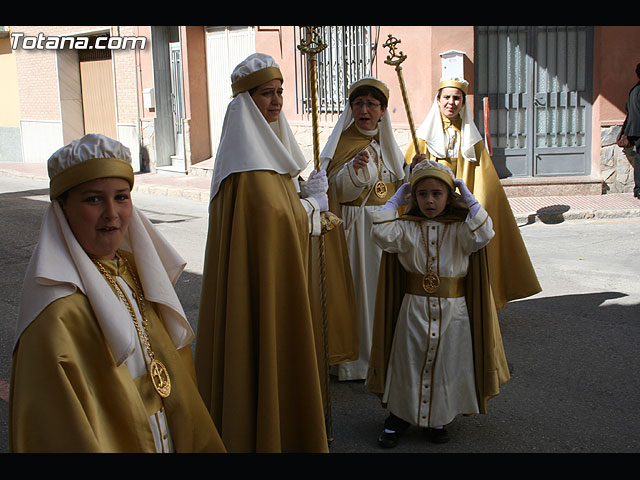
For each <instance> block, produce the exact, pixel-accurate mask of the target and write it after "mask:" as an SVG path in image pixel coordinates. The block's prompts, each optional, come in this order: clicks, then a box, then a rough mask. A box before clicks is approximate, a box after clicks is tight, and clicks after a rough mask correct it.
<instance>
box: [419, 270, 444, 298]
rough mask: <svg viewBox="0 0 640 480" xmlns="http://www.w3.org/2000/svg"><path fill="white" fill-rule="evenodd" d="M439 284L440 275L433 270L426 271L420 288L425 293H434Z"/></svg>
mask: <svg viewBox="0 0 640 480" xmlns="http://www.w3.org/2000/svg"><path fill="white" fill-rule="evenodd" d="M439 286H440V277H439V276H438V275H437V274H436V273H434V272H431V271H429V272H427V274H426V275H425V276H424V277H423V278H422V288H424V291H425V292H427V293H435V291H436V290H438V287H439Z"/></svg>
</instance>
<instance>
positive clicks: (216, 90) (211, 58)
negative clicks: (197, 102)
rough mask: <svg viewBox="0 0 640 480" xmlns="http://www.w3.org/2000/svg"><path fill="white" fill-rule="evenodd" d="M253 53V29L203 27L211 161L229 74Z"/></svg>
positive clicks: (228, 94) (226, 98)
mask: <svg viewBox="0 0 640 480" xmlns="http://www.w3.org/2000/svg"><path fill="white" fill-rule="evenodd" d="M255 52H256V40H255V31H254V28H253V27H248V26H233V27H207V87H208V90H209V125H210V128H211V156H212V157H213V158H215V156H216V151H217V150H218V144H219V143H220V132H221V131H222V123H223V122H224V115H225V113H226V111H227V105H228V104H229V102H230V101H231V72H232V71H233V69H234V68H235V67H236V65H238V64H239V63H240V62H241V61H243V60H244V59H245V58H247V57H248V56H249V55H251V54H252V53H255Z"/></svg>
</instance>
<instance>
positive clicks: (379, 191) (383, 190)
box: [374, 180, 387, 198]
mask: <svg viewBox="0 0 640 480" xmlns="http://www.w3.org/2000/svg"><path fill="white" fill-rule="evenodd" d="M374 190H375V192H376V196H377V197H378V198H385V197H386V196H387V185H386V184H385V183H384V182H382V181H380V180H378V181H377V182H376V185H375V187H374Z"/></svg>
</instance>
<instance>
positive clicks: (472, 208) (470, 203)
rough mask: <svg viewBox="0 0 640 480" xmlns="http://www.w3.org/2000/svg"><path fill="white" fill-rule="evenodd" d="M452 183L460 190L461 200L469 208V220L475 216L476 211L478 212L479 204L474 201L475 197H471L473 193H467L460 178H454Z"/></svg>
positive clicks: (467, 189) (467, 190) (466, 188)
mask: <svg viewBox="0 0 640 480" xmlns="http://www.w3.org/2000/svg"><path fill="white" fill-rule="evenodd" d="M453 183H454V184H455V185H456V187H458V190H460V195H461V196H462V200H463V201H464V203H466V204H467V207H469V213H470V214H471V218H473V217H475V216H476V213H478V210H480V203H478V200H476V197H474V196H473V193H471V192H470V191H469V187H467V185H466V184H465V183H464V181H462V179H460V178H456V179H455V180H454V181H453Z"/></svg>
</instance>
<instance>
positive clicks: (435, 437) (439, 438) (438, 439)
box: [423, 427, 449, 443]
mask: <svg viewBox="0 0 640 480" xmlns="http://www.w3.org/2000/svg"><path fill="white" fill-rule="evenodd" d="M423 432H424V436H425V437H427V440H429V441H430V442H433V443H447V442H448V441H449V433H448V432H447V429H446V428H445V427H442V428H425V429H423Z"/></svg>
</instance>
